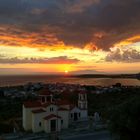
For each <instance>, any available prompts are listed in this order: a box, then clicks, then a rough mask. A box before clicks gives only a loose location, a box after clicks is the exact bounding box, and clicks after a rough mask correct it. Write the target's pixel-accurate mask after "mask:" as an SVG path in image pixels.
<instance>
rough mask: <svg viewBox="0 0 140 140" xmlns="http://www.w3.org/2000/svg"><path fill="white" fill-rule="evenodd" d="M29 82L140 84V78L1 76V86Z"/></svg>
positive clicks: (105, 84)
mask: <svg viewBox="0 0 140 140" xmlns="http://www.w3.org/2000/svg"><path fill="white" fill-rule="evenodd" d="M28 82H44V83H56V82H60V83H70V84H82V85H101V86H109V85H113V84H115V83H118V82H119V83H122V85H132V86H140V80H137V79H120V78H116V79H112V78H73V77H62V76H61V77H60V76H0V86H11V85H22V84H26V83H28Z"/></svg>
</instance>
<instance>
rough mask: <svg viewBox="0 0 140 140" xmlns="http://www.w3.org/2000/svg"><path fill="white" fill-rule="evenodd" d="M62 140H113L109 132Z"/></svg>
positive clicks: (63, 139) (81, 135)
mask: <svg viewBox="0 0 140 140" xmlns="http://www.w3.org/2000/svg"><path fill="white" fill-rule="evenodd" d="M62 140H112V139H111V136H110V133H109V132H106V131H105V132H96V133H90V134H80V135H76V136H69V137H65V138H62Z"/></svg>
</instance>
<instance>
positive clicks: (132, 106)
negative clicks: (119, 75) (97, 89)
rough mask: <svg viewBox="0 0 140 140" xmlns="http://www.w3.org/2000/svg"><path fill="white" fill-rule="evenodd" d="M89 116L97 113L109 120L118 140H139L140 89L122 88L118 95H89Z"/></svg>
mask: <svg viewBox="0 0 140 140" xmlns="http://www.w3.org/2000/svg"><path fill="white" fill-rule="evenodd" d="M88 100H89V114H90V115H93V113H94V112H96V111H97V112H99V113H100V114H101V116H102V118H103V119H104V120H105V121H107V120H109V122H110V123H109V128H110V130H111V131H112V133H115V134H117V135H118V136H120V140H139V139H140V133H139V132H140V88H122V91H121V92H120V93H105V94H89V96H88Z"/></svg>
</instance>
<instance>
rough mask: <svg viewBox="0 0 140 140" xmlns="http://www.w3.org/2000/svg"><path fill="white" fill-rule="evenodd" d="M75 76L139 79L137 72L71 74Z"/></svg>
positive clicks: (139, 75) (139, 74)
mask: <svg viewBox="0 0 140 140" xmlns="http://www.w3.org/2000/svg"><path fill="white" fill-rule="evenodd" d="M71 76H72V77H76V78H132V79H139V80H140V73H138V74H80V75H71Z"/></svg>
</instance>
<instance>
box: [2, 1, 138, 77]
mask: <svg viewBox="0 0 140 140" xmlns="http://www.w3.org/2000/svg"><path fill="white" fill-rule="evenodd" d="M65 72H66V73H68V72H69V73H71V74H77V73H89V74H101V73H103V74H104V73H109V74H110V73H112V74H113V73H138V72H140V0H0V75H5V74H6V75H7V74H44V73H45V74H59V73H65Z"/></svg>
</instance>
